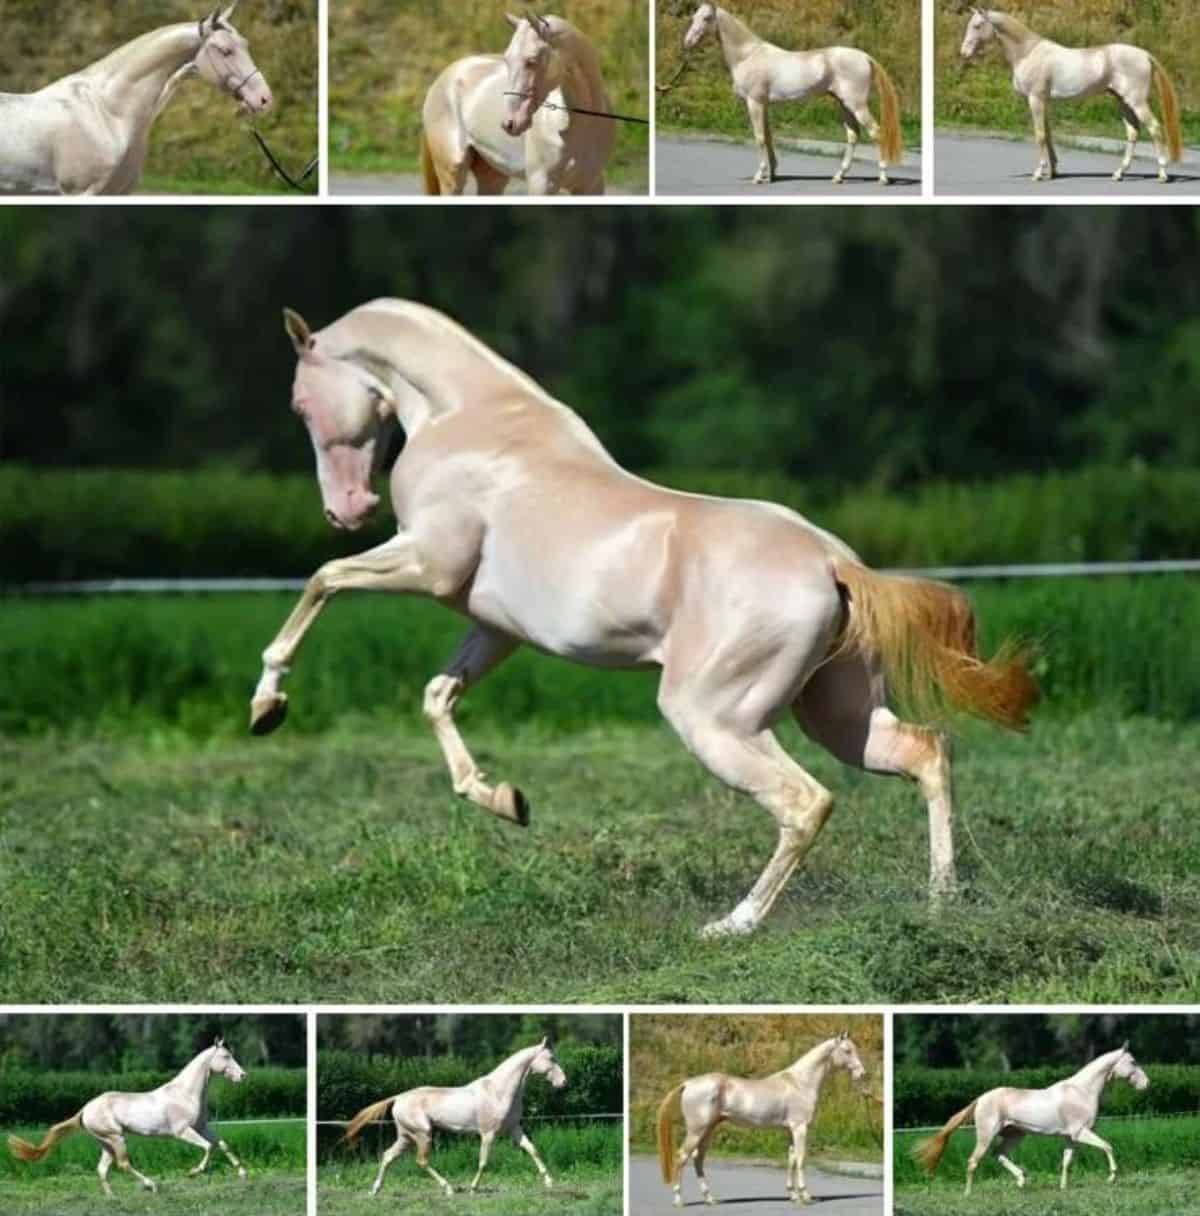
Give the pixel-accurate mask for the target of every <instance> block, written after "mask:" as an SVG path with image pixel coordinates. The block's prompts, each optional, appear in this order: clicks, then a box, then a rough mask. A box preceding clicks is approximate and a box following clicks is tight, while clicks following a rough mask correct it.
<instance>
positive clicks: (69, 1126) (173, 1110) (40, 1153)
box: [8, 1039, 246, 1196]
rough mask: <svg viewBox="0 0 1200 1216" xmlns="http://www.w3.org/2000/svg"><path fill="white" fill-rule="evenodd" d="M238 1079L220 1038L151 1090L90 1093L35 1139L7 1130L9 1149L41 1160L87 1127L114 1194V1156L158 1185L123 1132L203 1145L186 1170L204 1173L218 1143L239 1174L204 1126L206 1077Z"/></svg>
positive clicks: (145, 1182) (151, 1187)
mask: <svg viewBox="0 0 1200 1216" xmlns="http://www.w3.org/2000/svg"><path fill="white" fill-rule="evenodd" d="M214 1075H216V1076H223V1077H226V1078H227V1079H228V1080H230V1081H235V1082H236V1081H240V1080H241V1079H242V1078H243V1077H244V1076H245V1075H246V1074H245V1072H244V1071H243V1069H242V1066H241V1065H240V1064H239V1063H238V1062H237V1061H236V1060H235V1059H234V1058H233V1053H232V1052H231V1051H230V1050H229V1048H228V1047H226V1046H225V1043H224V1040H223V1039H217V1041H216V1042H215V1043H214V1044H213V1045H212V1046H211V1047H206V1048H205V1049H204V1050H203V1051H202V1052H201V1053H200V1054H199V1055H198V1056H196V1057H195V1059H193V1060H192V1061H191V1063H190V1064H188V1065H187V1066H186V1067H185V1068H184V1069H183V1070H182V1071H181V1072H180V1073H179V1075H178V1076H176V1077H173V1078H172V1079H171V1080H170V1081H168V1082H167V1083H166V1084H165V1085H160V1086H159V1087H158V1088H157V1089H152V1090H151V1091H150V1092H149V1093H140V1094H122V1093H107V1094H101V1095H100V1096H99V1097H98V1098H93V1099H92V1100H91V1101H90V1102H89V1103H88V1104H87V1105H86V1106H84V1107H83V1109H82V1110H80V1111H79V1112H78V1114H75V1115H72V1116H71V1118H69V1119H64V1120H63V1122H62V1123H56V1124H55V1125H54V1126H53V1127H52V1128H51V1129H50V1130H49V1131H48V1132H47V1133H46V1135H45V1138H44V1139H43V1140H42V1142H41V1144H38V1145H33V1144H30V1143H29V1142H28V1141H27V1140H22V1139H21V1138H20V1137H19V1136H9V1138H8V1147H9V1151H10V1152H11V1153H12V1154H13V1155H14V1156H16V1157H19V1158H20V1159H21V1160H22V1161H41V1159H42V1158H43V1157H45V1156H46V1154H47V1153H49V1152H50V1150H51V1149H52V1148H53V1147H54V1146H55V1145H56V1144H57V1143H58V1142H59V1141H60V1140H62V1139H65V1138H66V1137H67V1136H69V1135H71V1133H72V1132H77V1131H80V1130H82V1131H85V1132H87V1133H88V1134H89V1135H90V1136H93V1137H94V1138H95V1139H96V1140H98V1141H99V1142H100V1164H99V1165H98V1166H97V1167H96V1172H97V1173H98V1174H99V1175H100V1185H101V1186H102V1187H103V1188H104V1193H105V1194H106V1195H110V1196H111V1195H112V1187H110V1186H109V1184H108V1171H109V1169H110V1168H111V1167H112V1163H113V1161H114V1160H115V1161H116V1163H117V1168H118V1169H121V1170H125V1171H126V1172H127V1173H130V1174H132V1175H133V1176H134V1177H135V1178H136V1179H137V1180H138V1181H139V1182H140V1183H141V1184H142V1186H144V1187H145V1188H146V1189H147V1190H148V1191H156V1190H158V1186H157V1184H156V1183H155V1182H154V1181H153V1179H150V1178H147V1177H146V1175H145V1174H139V1173H138V1171H137V1170H135V1169H134V1168H133V1166H132V1165H131V1164H130V1161H129V1152H128V1150H127V1149H126V1147H125V1136H126V1135H127V1134H128V1133H130V1132H132V1133H133V1134H134V1135H138V1136H170V1137H172V1138H173V1139H175V1140H183V1141H184V1142H185V1143H187V1144H194V1145H195V1146H196V1147H197V1148H202V1149H203V1150H204V1156H203V1158H202V1159H201V1161H200V1164H199V1165H197V1166H195V1167H193V1168H192V1169H190V1170H189V1171H188V1173H189V1174H202V1173H204V1171H205V1170H206V1169H208V1162H209V1158H210V1157H211V1156H212V1151H213V1146H214V1145H215V1146H216V1147H218V1148H219V1149H220V1150H221V1151H222V1152H223V1153H224V1154H225V1156H226V1157H228V1158H229V1160H230V1162H231V1163H232V1164H233V1165H234V1166H236V1167H237V1172H238V1177H239V1178H245V1177H246V1170H245V1167H244V1166H243V1165H242V1163H241V1162H240V1161H239V1160H238V1159H237V1157H235V1156H234V1154H233V1151H232V1150H231V1149H230V1147H229V1145H228V1144H226V1143H225V1141H224V1140H221V1139H218V1138H217V1137H216V1136H214V1135H213V1133H212V1132H211V1131H209V1128H208V1082H209V1079H210V1078H211V1077H212V1076H214Z"/></svg>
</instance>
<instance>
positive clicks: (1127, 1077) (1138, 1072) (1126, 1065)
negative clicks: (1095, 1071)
mask: <svg viewBox="0 0 1200 1216" xmlns="http://www.w3.org/2000/svg"><path fill="white" fill-rule="evenodd" d="M1108 1075H1109V1076H1110V1077H1120V1078H1121V1080H1122V1081H1128V1082H1129V1084H1130V1085H1132V1086H1133V1088H1134V1089H1137V1090H1142V1089H1146V1088H1148V1087H1149V1085H1150V1078H1149V1077H1148V1076H1146V1074H1145V1072H1143V1071H1142V1066H1141V1065H1140V1064H1139V1063H1138V1062H1137V1061H1136V1060H1135V1059H1134V1058H1133V1053H1132V1052H1131V1051H1130V1050H1129V1042H1128V1040H1126V1041H1125V1042H1124V1043H1122V1044H1121V1054H1120V1055H1119V1056H1117V1059H1116V1062H1115V1063H1114V1064H1113V1066H1112V1069H1111V1070H1110V1071H1109V1074H1108Z"/></svg>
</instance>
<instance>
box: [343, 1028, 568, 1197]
mask: <svg viewBox="0 0 1200 1216" xmlns="http://www.w3.org/2000/svg"><path fill="white" fill-rule="evenodd" d="M531 1076H543V1077H545V1078H546V1080H548V1081H549V1082H550V1084H551V1085H553V1086H554V1088H555V1089H562V1087H563V1086H564V1085H566V1083H567V1074H566V1073H565V1072H563V1070H562V1067H561V1066H560V1065H559V1063H558V1061H557V1060H556V1059H555V1058H554V1051H553V1049H552V1048H551V1047H550V1040H549V1039H543V1040H542V1041H541V1042H540V1043H535V1044H534V1045H533V1046H532V1047H522V1048H521V1050H520V1051H517V1052H514V1053H513V1054H512V1055H511V1056H509V1057H508V1059H507V1060H505V1061H504V1062H503V1063H502V1064H499V1065H497V1066H496V1067H495V1068H493V1069H492V1071H491V1072H489V1073H488V1074H487V1075H486V1076H482V1077H478V1078H477V1079H476V1080H474V1081H472V1082H471V1084H470V1085H459V1086H455V1087H453V1088H446V1087H440V1088H439V1087H437V1086H433V1085H423V1086H421V1087H420V1088H419V1089H410V1090H408V1092H407V1093H402V1094H398V1095H396V1096H395V1097H392V1098H384V1099H383V1100H382V1101H381V1102H374V1103H372V1104H371V1105H370V1106H367V1107H364V1108H363V1109H362V1110H360V1111H359V1112H358V1114H357V1115H355V1116H354V1118H353V1119H352V1120H351V1121H350V1125H349V1126H348V1127H347V1128H346V1134H345V1135H344V1136H343V1137H342V1139H343V1140H344V1141H348V1142H349V1143H351V1144H353V1143H354V1141H355V1140H356V1139H357V1138H358V1135H359V1133H360V1132H361V1131H362V1129H363V1128H364V1127H366V1126H367V1124H368V1123H373V1122H375V1120H377V1119H380V1118H382V1116H383V1115H384V1113H385V1112H386V1111H387V1110H388V1109H389V1107H390V1108H391V1112H392V1119H393V1120H394V1121H395V1124H396V1143H395V1144H393V1145H392V1146H391V1148H389V1149H387V1150H385V1152H384V1154H383V1158H382V1160H381V1161H380V1162H379V1173H378V1174H376V1175H375V1182H374V1184H373V1185H372V1187H371V1194H372V1195H378V1194H379V1188H380V1187H381V1186H383V1176H384V1174H386V1173H387V1169H388V1166H389V1165H391V1164H392V1162H393V1161H395V1160H396V1158H397V1157H399V1156H400V1154H401V1153H402V1152H404V1150H405V1149H406V1148H408V1146H409V1145H410V1144H413V1145H415V1146H416V1149H417V1164H418V1165H419V1166H420V1167H421V1168H422V1169H423V1170H425V1171H426V1173H428V1174H429V1176H430V1177H431V1178H433V1180H434V1181H435V1182H437V1183H438V1185H439V1186H441V1188H442V1189H443V1190H444V1191H445V1192H446V1194H447V1195H453V1194H454V1188H453V1187H452V1186H451V1185H450V1183H448V1182H447V1181H446V1180H445V1178H443V1177H442V1176H441V1174H439V1173H438V1172H437V1170H435V1169H434V1168H433V1166H432V1165H430V1164H429V1148H430V1145H431V1144H432V1143H433V1131H434V1128H441V1129H443V1130H445V1131H449V1132H477V1133H478V1134H479V1169H478V1170H477V1171H476V1173H475V1177H474V1179H473V1180H472V1182H471V1190H472V1191H474V1190H475V1189H476V1188H477V1187H478V1186H479V1179H480V1177H482V1175H483V1168H484V1166H485V1165H487V1159H488V1154H489V1153H490V1152H491V1151H492V1143H493V1141H494V1140H495V1139H496V1137H497V1136H501V1135H503V1136H508V1137H509V1138H510V1139H511V1140H512V1142H513V1143H514V1144H515V1145H516V1146H517V1147H518V1148H521V1149H524V1151H525V1152H527V1153H528V1154H529V1156H530V1157H531V1158H532V1160H533V1164H534V1165H536V1166H537V1170H538V1173H539V1174H541V1176H542V1182H543V1183H545V1185H546V1186H547V1187H552V1186H553V1185H554V1179H553V1178H551V1177H550V1171H549V1170H547V1169H546V1167H545V1165H544V1164H543V1163H542V1159H541V1157H539V1156H538V1151H537V1149H536V1148H534V1147H533V1141H532V1140H530V1138H529V1137H528V1136H527V1135H526V1134H525V1131H524V1129H523V1128H522V1127H521V1111H522V1109H523V1103H524V1100H525V1084H526V1082H527V1081H528V1080H529V1078H530V1077H531Z"/></svg>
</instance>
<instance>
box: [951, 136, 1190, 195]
mask: <svg viewBox="0 0 1200 1216" xmlns="http://www.w3.org/2000/svg"><path fill="white" fill-rule="evenodd" d="M1087 143H1088V146H1087V147H1080V146H1072V145H1071V144H1068V143H1065V142H1064V141H1063V140H1062V139H1061V138H1059V139H1056V140H1055V147H1056V149H1057V150H1058V176H1057V177H1056V178H1054V180H1053V181H1043V182H1035V181H1034V180H1033V179H1032V176H1031V175H1032V173H1033V167H1034V165H1035V164H1036V163H1037V145H1036V144H1035V143H1034V142H1033V137H1032V134H1031V135H1030V137H1029V138H1028V139H1022V140H1015V139H1003V138H996V137H992V136H986V135H983V136H979V135H958V134H951V133H948V132H943V131H939V132H938V133H937V135H936V137H935V139H934V142H933V154H934V162H933V165H934V169H933V172H934V193H935V194H937V195H939V196H943V197H944V196H946V195H964V194H966V195H970V194H1005V195H1008V194H1013V195H1019V196H1028V197H1030V198H1062V197H1064V196H1069V195H1075V194H1102V195H1104V197H1105V198H1106V199H1112V200H1113V201H1114V202H1116V201H1119V200H1120V199H1124V198H1129V197H1130V196H1131V195H1148V196H1150V197H1152V198H1178V197H1179V195H1181V194H1186V195H1196V194H1200V151H1198V150H1197V149H1195V148H1185V149H1184V157H1183V160H1182V162H1181V163H1179V164H1177V165H1169V166H1168V172H1169V173H1170V174H1171V177H1172V180H1171V181H1170V182H1167V183H1165V184H1164V183H1163V182H1160V181H1159V180H1158V162H1157V161H1156V160H1155V159H1154V155H1153V152H1152V149H1151V145H1150V144H1148V143H1147V142H1146V141H1144V140H1143V141H1142V142H1140V143H1139V144H1138V153H1137V155H1135V156H1134V159H1133V163H1132V164H1131V165H1130V166H1129V172H1128V173H1126V175H1125V180H1124V181H1120V182H1114V181H1113V180H1112V173H1113V170H1114V169H1115V168H1116V167H1117V165H1118V164H1119V163H1120V155H1121V150H1122V148H1123V147H1124V144H1123V142H1122V141H1120V140H1088V141H1087Z"/></svg>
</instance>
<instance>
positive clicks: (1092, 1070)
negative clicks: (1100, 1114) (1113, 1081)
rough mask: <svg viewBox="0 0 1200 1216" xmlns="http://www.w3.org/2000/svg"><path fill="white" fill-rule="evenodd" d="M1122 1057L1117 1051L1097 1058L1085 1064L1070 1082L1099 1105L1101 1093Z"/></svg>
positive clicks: (1070, 1078) (1069, 1079)
mask: <svg viewBox="0 0 1200 1216" xmlns="http://www.w3.org/2000/svg"><path fill="white" fill-rule="evenodd" d="M1120 1055H1121V1052H1120V1050H1117V1051H1109V1052H1106V1053H1105V1054H1104V1055H1102V1056H1097V1057H1096V1058H1095V1059H1094V1060H1092V1061H1091V1063H1089V1064H1085V1065H1084V1066H1083V1067H1082V1068H1081V1069H1080V1070H1079V1071H1078V1072H1077V1073H1075V1074H1074V1076H1072V1077H1069V1078H1068V1081H1069V1082H1070V1084H1071V1085H1073V1086H1075V1088H1076V1089H1082V1090H1084V1091H1085V1092H1087V1093H1089V1094H1091V1095H1092V1096H1093V1097H1095V1099H1096V1102H1097V1104H1098V1103H1099V1101H1100V1094H1101V1091H1102V1090H1103V1089H1104V1087H1105V1085H1107V1084H1108V1078H1109V1074H1110V1073H1111V1072H1112V1069H1113V1065H1114V1064H1116V1062H1117V1060H1118V1058H1119V1057H1120Z"/></svg>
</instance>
